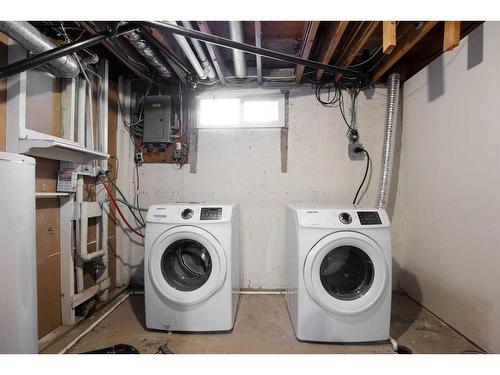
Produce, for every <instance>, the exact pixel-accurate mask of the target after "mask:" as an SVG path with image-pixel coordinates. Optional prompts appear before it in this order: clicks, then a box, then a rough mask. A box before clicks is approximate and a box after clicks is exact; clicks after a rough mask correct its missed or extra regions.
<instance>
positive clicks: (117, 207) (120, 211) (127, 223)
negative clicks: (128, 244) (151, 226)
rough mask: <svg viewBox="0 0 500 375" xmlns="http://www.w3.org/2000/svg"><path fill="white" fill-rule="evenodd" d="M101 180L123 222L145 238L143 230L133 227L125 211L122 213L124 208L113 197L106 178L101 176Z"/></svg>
mask: <svg viewBox="0 0 500 375" xmlns="http://www.w3.org/2000/svg"><path fill="white" fill-rule="evenodd" d="M99 180H101V183H102V185H103V186H104V188H105V189H106V191H107V192H108V195H109V198H110V199H111V202H113V205H114V206H115V207H116V210H117V211H118V213H119V214H120V217H121V218H122V220H123V222H124V223H125V224H126V225H127V227H129V229H130V230H131V231H132V232H134V233H135V234H137V235H138V236H139V237H142V238H144V234H142V233H141V232H139V231H138V230H136V229H134V228H132V226H131V225H130V223H129V222H128V221H127V219H125V216H123V213H122V210H121V209H120V207H119V206H118V203H116V199H115V197H113V194H111V191H110V190H109V187H108V185H106V183H105V182H104V179H103V178H102V176H99Z"/></svg>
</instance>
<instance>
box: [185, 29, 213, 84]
mask: <svg viewBox="0 0 500 375" xmlns="http://www.w3.org/2000/svg"><path fill="white" fill-rule="evenodd" d="M182 26H184V27H185V28H186V29H191V30H193V25H192V24H191V21H182ZM191 43H192V44H193V47H194V50H195V51H196V54H197V55H198V57H199V59H200V61H201V65H202V66H203V68H204V69H205V72H206V73H207V76H208V78H209V79H215V69H214V67H213V65H212V63H211V62H210V60H209V59H208V58H207V55H206V54H205V51H204V50H203V47H202V46H201V43H200V41H199V40H196V39H191Z"/></svg>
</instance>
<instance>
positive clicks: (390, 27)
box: [382, 21, 396, 55]
mask: <svg viewBox="0 0 500 375" xmlns="http://www.w3.org/2000/svg"><path fill="white" fill-rule="evenodd" d="M394 47H396V21H384V22H382V52H383V53H385V54H386V55H388V54H390V53H391V52H392V50H393V49H394Z"/></svg>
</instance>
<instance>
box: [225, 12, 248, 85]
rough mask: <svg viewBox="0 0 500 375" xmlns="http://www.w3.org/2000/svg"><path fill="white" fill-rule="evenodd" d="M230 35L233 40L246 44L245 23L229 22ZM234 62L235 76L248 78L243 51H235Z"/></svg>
mask: <svg viewBox="0 0 500 375" xmlns="http://www.w3.org/2000/svg"><path fill="white" fill-rule="evenodd" d="M229 35H230V36H231V39H232V40H234V41H236V42H240V43H244V39H245V38H244V35H245V34H244V32H243V22H241V21H229ZM233 61H234V74H235V75H236V76H237V77H238V78H245V77H246V76H247V63H246V61H245V53H244V52H243V51H242V50H238V49H233Z"/></svg>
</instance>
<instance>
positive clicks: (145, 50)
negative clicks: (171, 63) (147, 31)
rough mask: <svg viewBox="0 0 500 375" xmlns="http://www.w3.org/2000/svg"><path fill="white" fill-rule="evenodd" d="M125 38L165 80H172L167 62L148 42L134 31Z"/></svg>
mask: <svg viewBox="0 0 500 375" xmlns="http://www.w3.org/2000/svg"><path fill="white" fill-rule="evenodd" d="M124 37H125V38H126V39H127V40H128V41H129V42H130V44H132V45H133V46H134V47H135V49H136V50H137V51H138V52H139V53H140V54H141V55H142V56H143V57H144V58H145V59H146V60H147V62H148V63H149V64H151V66H153V67H154V68H155V69H156V70H157V71H158V73H160V75H161V76H162V77H163V78H171V77H172V72H171V71H170V69H169V68H168V67H167V62H166V61H165V59H163V58H162V57H161V56H159V55H158V54H157V53H156V52H155V51H154V50H153V49H152V48H151V47H150V45H149V44H148V42H146V41H145V40H144V39H143V38H142V37H141V35H140V34H139V33H137V32H135V31H132V32H130V33H128V34H125V35H124Z"/></svg>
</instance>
